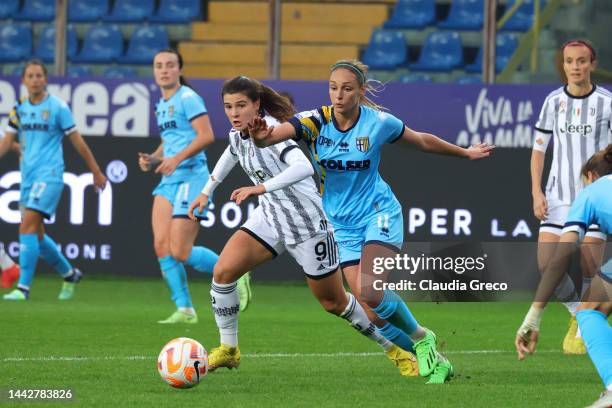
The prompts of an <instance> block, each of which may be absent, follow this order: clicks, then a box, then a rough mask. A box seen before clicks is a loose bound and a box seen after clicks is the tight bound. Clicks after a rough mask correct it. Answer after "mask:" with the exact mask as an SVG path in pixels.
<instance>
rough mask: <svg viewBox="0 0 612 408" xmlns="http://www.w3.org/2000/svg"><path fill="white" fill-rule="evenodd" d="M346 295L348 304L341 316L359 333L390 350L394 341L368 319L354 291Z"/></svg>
mask: <svg viewBox="0 0 612 408" xmlns="http://www.w3.org/2000/svg"><path fill="white" fill-rule="evenodd" d="M346 297H348V304H347V305H346V308H345V309H344V312H342V313H341V314H340V317H341V318H343V319H345V320H348V321H349V323H350V324H351V326H353V328H354V329H355V330H357V331H358V332H359V333H361V334H363V335H364V336H366V337H367V338H369V339H370V340H374V341H375V342H376V343H378V345H379V346H380V347H382V348H383V350H385V351H389V350H390V349H391V347H393V343H391V342H390V341H389V340H387V339H385V338H384V337H383V336H382V335H381V334H380V333H378V331H377V330H376V327H374V324H373V323H372V322H371V321H370V319H368V315H367V314H366V312H365V310H363V307H361V305H360V304H359V302H357V299H355V296H353V294H352V293H348V292H347V294H346Z"/></svg>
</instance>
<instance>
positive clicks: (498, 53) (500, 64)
mask: <svg viewBox="0 0 612 408" xmlns="http://www.w3.org/2000/svg"><path fill="white" fill-rule="evenodd" d="M516 47H518V37H517V36H516V35H515V34H512V33H501V34H498V35H497V37H496V39H495V71H496V72H497V73H498V74H499V73H500V72H502V71H503V70H504V68H505V67H506V65H508V61H510V58H512V55H513V54H514V51H516ZM482 53H483V51H482V47H480V48H479V49H478V54H477V55H476V59H475V60H474V63H472V64H468V65H466V66H465V70H466V71H467V72H482Z"/></svg>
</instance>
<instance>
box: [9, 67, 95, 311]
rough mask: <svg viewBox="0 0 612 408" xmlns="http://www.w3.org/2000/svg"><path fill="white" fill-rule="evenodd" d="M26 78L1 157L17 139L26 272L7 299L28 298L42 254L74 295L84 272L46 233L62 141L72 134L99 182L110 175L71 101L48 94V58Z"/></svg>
mask: <svg viewBox="0 0 612 408" xmlns="http://www.w3.org/2000/svg"><path fill="white" fill-rule="evenodd" d="M22 82H23V84H24V85H25V87H26V88H27V90H28V98H27V99H22V100H20V101H19V102H17V104H16V106H15V109H13V111H12V112H11V114H10V117H9V125H8V127H7V129H6V132H5V137H4V139H2V143H1V145H0V157H1V156H3V155H4V154H5V153H6V152H7V150H8V149H9V148H10V147H11V145H12V143H13V142H14V140H15V139H14V138H15V136H17V137H18V138H19V144H20V145H21V153H22V156H21V199H20V206H21V209H22V218H21V224H20V226H19V243H20V253H19V264H20V266H21V276H20V277H19V283H18V285H17V289H15V290H13V291H12V292H10V293H8V294H6V295H4V299H5V300H25V299H27V298H28V297H29V295H30V287H31V285H32V280H33V278H34V271H35V270H36V263H37V262H38V257H39V256H40V257H42V258H43V259H44V260H45V261H46V262H47V263H48V264H49V265H51V266H52V267H53V268H54V269H55V270H56V271H57V272H58V273H59V274H60V275H61V276H62V277H63V278H64V284H63V286H62V290H61V292H60V294H59V299H60V300H66V299H70V298H71V297H72V296H73V294H74V287H75V284H76V283H77V282H78V281H79V280H80V279H81V276H82V274H81V272H80V271H79V270H78V269H76V268H73V267H72V265H70V263H69V262H68V260H67V259H66V257H64V255H62V253H61V252H60V251H59V250H58V248H57V244H56V243H55V242H54V241H53V239H51V237H49V236H48V235H47V234H45V226H44V224H43V220H44V219H49V218H51V216H53V214H54V213H55V209H56V207H57V203H58V202H59V200H60V197H61V195H62V190H63V189H64V178H63V176H64V153H63V149H62V139H63V138H64V135H66V136H68V138H69V139H70V141H71V142H72V144H73V146H74V148H75V149H76V151H77V152H78V153H79V154H80V155H81V157H82V158H83V159H84V160H85V162H86V163H87V167H89V169H90V170H91V172H92V173H93V184H94V186H95V188H96V189H98V190H102V189H103V188H104V186H105V185H106V177H105V176H104V174H103V173H102V171H100V167H99V166H98V163H97V162H96V159H95V158H94V156H93V154H92V153H91V150H89V147H88V146H87V144H86V143H85V141H84V140H83V138H82V137H81V135H80V134H79V132H78V131H77V129H76V127H75V125H74V120H73V119H72V113H71V112H70V108H69V107H68V105H67V104H66V103H65V102H64V101H62V100H61V99H59V98H57V97H56V96H54V95H49V93H48V92H47V89H46V86H47V69H46V68H45V66H44V65H43V63H42V62H40V61H37V60H32V61H29V62H27V63H26V65H25V68H24V70H23V75H22Z"/></svg>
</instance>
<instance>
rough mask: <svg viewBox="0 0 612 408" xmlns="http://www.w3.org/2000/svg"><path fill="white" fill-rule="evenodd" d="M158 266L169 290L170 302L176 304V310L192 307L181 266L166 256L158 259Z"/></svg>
mask: <svg viewBox="0 0 612 408" xmlns="http://www.w3.org/2000/svg"><path fill="white" fill-rule="evenodd" d="M159 266H160V267H161V270H162V274H163V275H164V279H165V280H166V283H167V284H168V288H169V289H170V294H171V295H172V296H171V298H172V301H173V302H174V304H176V307H177V309H178V308H180V307H193V304H192V303H191V295H190V294H189V286H187V272H185V267H184V266H183V264H182V263H181V262H178V261H177V260H176V259H174V258H172V257H171V256H166V257H163V258H159Z"/></svg>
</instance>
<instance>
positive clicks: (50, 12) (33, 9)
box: [12, 0, 55, 21]
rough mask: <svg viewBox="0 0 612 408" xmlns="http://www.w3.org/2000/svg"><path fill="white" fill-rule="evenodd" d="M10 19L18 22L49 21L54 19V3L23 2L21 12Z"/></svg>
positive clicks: (41, 1)
mask: <svg viewBox="0 0 612 408" xmlns="http://www.w3.org/2000/svg"><path fill="white" fill-rule="evenodd" d="M12 17H13V18H14V19H15V20H19V21H51V20H53V18H54V17H55V1H49V0H25V1H24V3H23V7H22V8H21V11H19V12H18V13H16V14H13V15H12Z"/></svg>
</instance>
